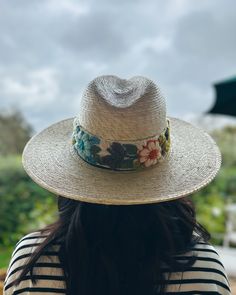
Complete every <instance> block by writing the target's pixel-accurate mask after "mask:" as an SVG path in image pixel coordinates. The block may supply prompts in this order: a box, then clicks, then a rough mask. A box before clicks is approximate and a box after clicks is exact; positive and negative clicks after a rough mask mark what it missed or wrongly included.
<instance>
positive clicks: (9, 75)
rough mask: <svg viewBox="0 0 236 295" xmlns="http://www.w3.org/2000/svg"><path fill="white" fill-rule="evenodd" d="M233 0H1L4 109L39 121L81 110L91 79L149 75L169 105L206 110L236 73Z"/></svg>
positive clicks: (179, 111) (0, 104)
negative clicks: (224, 82)
mask: <svg viewBox="0 0 236 295" xmlns="http://www.w3.org/2000/svg"><path fill="white" fill-rule="evenodd" d="M235 11H236V1H234V0H207V1H203V0H202V1H196V0H195V1H193V0H172V1H171V0H165V1H164V0H162V1H161V0H149V1H144V0H119V1H111V0H100V1H95V0H86V1H79V0H40V1H38V0H21V1H17V0H15V1H14V0H0V109H1V110H6V109H8V108H12V107H16V108H18V109H21V110H22V111H23V113H24V114H25V116H26V118H27V119H28V120H29V122H31V124H32V125H33V126H34V128H35V129H36V130H41V129H42V128H44V127H45V126H47V125H48V124H50V123H52V122H55V121H57V120H61V119H64V118H67V117H71V116H74V115H75V114H76V109H78V103H79V99H80V97H81V94H82V92H83V90H84V88H85V87H86V85H87V84H88V82H89V81H90V80H92V79H93V78H95V77H96V76H98V75H104V74H112V75H118V76H120V77H121V78H126V79H128V78H130V77H132V76H135V75H143V76H147V77H148V78H150V79H152V80H154V81H155V82H156V83H158V85H159V86H160V88H161V89H162V92H163V93H164V95H165V96H166V100H167V108H168V113H169V115H172V116H188V115H191V114H193V113H195V114H200V113H202V112H204V111H206V110H208V109H209V108H210V107H211V105H212V104H213V100H214V90H213V87H212V84H213V83H214V82H218V81H220V80H222V79H225V78H229V77H231V76H234V75H236V33H235V28H236V16H235Z"/></svg>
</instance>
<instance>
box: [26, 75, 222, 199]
mask: <svg viewBox="0 0 236 295" xmlns="http://www.w3.org/2000/svg"><path fill="white" fill-rule="evenodd" d="M77 111H78V114H77V116H76V117H75V118H70V119H67V120H63V121H60V122H58V123H56V124H53V125H51V126H49V127H48V128H46V129H45V130H43V131H42V132H40V133H39V134H37V135H35V136H34V137H33V138H32V139H31V140H30V141H29V142H28V143H27V145H26V147H25V149H24V152H23V166H24V168H25V170H26V172H27V173H28V174H29V176H30V177H31V178H32V179H33V180H34V181H35V182H36V183H38V184H39V185H40V186H42V187H44V188H46V189H47V190H49V191H51V192H53V193H55V194H58V195H62V196H64V197H67V198H71V199H75V200H81V201H85V202H91V203H101V204H117V205H128V204H144V203H157V202H163V201H169V200H173V199H177V198H181V197H184V196H186V195H189V194H191V193H193V192H196V191H198V190H199V189H201V188H203V187H204V186H206V185H207V184H208V183H209V182H211V181H212V180H213V178H214V177H215V176H216V174H217V172H218V170H219V168H220V164H221V155H220V152H219V149H218V147H217V146H216V144H215V142H214V141H213V139H212V138H211V137H210V136H209V135H208V134H207V133H206V132H204V131H203V130H201V129H199V128H197V127H194V126H193V125H191V124H189V123H187V122H185V121H183V120H180V119H176V118H172V117H167V116H166V104H165V99H164V97H163V96H162V94H161V92H160V90H159V88H158V86H157V85H156V84H155V83H154V82H153V81H151V80H149V79H147V78H145V77H141V76H135V77H132V78H131V79H128V80H126V79H120V78H118V77H116V76H112V75H109V76H99V77H97V78H95V79H94V80H92V81H91V82H90V83H89V85H88V86H87V88H86V89H85V91H84V94H83V96H82V99H81V100H80V106H79V109H78V110H77Z"/></svg>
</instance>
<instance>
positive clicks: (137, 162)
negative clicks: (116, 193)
mask: <svg viewBox="0 0 236 295" xmlns="http://www.w3.org/2000/svg"><path fill="white" fill-rule="evenodd" d="M133 165H134V168H135V169H137V168H138V167H140V166H141V163H140V162H139V161H138V160H134V162H133Z"/></svg>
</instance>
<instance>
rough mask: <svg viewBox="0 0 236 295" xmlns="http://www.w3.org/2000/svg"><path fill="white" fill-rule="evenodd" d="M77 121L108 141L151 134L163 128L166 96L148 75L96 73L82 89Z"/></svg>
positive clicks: (138, 137) (139, 137)
mask: <svg viewBox="0 0 236 295" xmlns="http://www.w3.org/2000/svg"><path fill="white" fill-rule="evenodd" d="M76 121H78V122H79V124H80V125H81V126H83V128H84V129H86V130H87V131H88V132H90V133H92V134H95V135H97V136H99V137H101V138H105V139H109V140H137V139H141V138H147V137H152V136H154V135H159V134H161V133H162V132H163V130H164V129H165V128H166V104H165V99H164V97H163V96H162V94H161V92H160V89H159V88H158V86H157V85H156V84H155V83H154V82H153V81H151V80H150V79H148V78H145V77H142V76H135V77H132V78H130V79H120V78H119V77H117V76H113V75H106V76H99V77H97V78H95V79H94V80H92V81H91V82H90V83H89V84H88V86H87V88H86V89H85V91H84V93H83V96H82V99H81V101H80V110H79V114H78V116H77V119H76Z"/></svg>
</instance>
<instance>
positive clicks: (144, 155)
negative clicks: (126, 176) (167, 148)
mask: <svg viewBox="0 0 236 295" xmlns="http://www.w3.org/2000/svg"><path fill="white" fill-rule="evenodd" d="M160 158H161V147H160V145H159V142H158V140H155V139H150V140H148V141H147V142H146V144H145V145H143V146H142V148H139V150H138V159H139V162H140V163H142V164H144V166H145V167H149V166H152V165H155V164H156V163H157V161H158V160H159V159H160Z"/></svg>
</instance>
